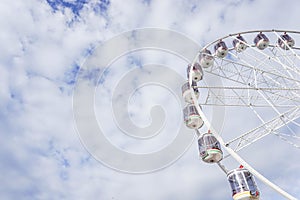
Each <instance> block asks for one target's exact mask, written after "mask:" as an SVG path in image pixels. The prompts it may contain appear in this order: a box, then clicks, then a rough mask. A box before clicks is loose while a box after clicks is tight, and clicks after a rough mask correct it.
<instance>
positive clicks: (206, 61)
mask: <svg viewBox="0 0 300 200" xmlns="http://www.w3.org/2000/svg"><path fill="white" fill-rule="evenodd" d="M199 61H200V65H201V66H202V67H204V68H208V67H210V66H212V65H213V64H214V57H213V56H212V54H211V52H210V50H208V49H204V50H203V51H201V53H200V56H199Z"/></svg>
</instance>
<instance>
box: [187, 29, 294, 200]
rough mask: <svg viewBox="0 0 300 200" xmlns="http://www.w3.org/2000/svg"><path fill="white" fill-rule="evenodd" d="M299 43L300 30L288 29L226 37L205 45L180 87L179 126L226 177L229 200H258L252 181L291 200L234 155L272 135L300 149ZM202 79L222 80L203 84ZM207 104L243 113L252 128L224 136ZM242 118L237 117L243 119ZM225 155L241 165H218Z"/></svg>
mask: <svg viewBox="0 0 300 200" xmlns="http://www.w3.org/2000/svg"><path fill="white" fill-rule="evenodd" d="M299 40H300V32H297V31H287V30H255V31H246V32H240V33H236V34H230V35H227V36H225V37H222V38H219V39H217V40H215V41H214V42H211V43H209V44H207V45H206V46H204V48H202V49H201V50H200V51H199V52H198V53H197V55H196V57H195V59H194V60H193V62H192V63H191V64H190V65H189V66H188V69H187V77H188V81H187V82H186V83H185V84H184V85H183V86H182V95H183V98H184V100H185V101H186V103H187V105H186V107H185V108H184V109H183V113H184V122H185V124H186V126H187V127H189V128H191V129H195V131H196V134H197V136H198V146H199V156H200V158H201V159H202V160H203V161H204V162H207V163H217V164H218V165H219V166H220V168H221V169H222V170H223V171H224V172H225V173H226V176H227V179H228V182H229V185H230V187H231V189H232V196H233V199H234V200H247V199H249V200H250V199H256V200H257V199H260V191H259V190H258V187H257V185H256V182H255V180H254V177H255V178H256V179H259V180H260V181H261V182H263V183H264V184H266V185H267V186H269V187H271V188H272V189H274V191H275V192H277V193H279V194H281V195H282V196H283V197H285V198H287V199H292V200H295V199H296V198H295V197H293V196H292V195H290V194H289V191H285V190H283V189H281V187H280V186H278V185H276V184H274V183H273V182H272V180H268V179H267V178H265V177H264V176H263V175H262V174H260V173H259V172H258V171H256V169H254V168H253V167H252V166H251V165H250V164H249V163H248V162H246V161H245V160H244V159H243V158H241V157H240V156H239V154H238V152H239V151H240V150H242V149H244V148H245V147H247V146H248V145H250V144H253V143H255V142H257V141H259V140H260V139H262V140H263V139H265V136H267V135H271V134H272V135H274V136H277V137H278V138H280V139H282V140H283V141H285V142H287V143H288V144H289V145H291V148H296V149H299V148H300V147H299V141H300V134H299V133H298V132H299V128H300V120H299V119H298V118H299V117H300V46H299V47H298V46H297V45H296V43H295V42H296V41H299ZM205 76H210V77H216V78H218V80H221V81H219V82H218V81H216V82H217V83H215V84H207V83H203V82H205V81H204V77H205ZM210 106H212V107H223V108H238V110H247V111H249V112H251V113H252V115H251V116H252V117H253V119H251V121H255V122H256V123H255V124H256V125H255V126H254V127H252V128H251V129H250V130H247V131H244V130H243V131H241V132H238V133H236V134H233V135H230V134H227V135H226V137H224V136H223V134H222V131H221V130H220V129H219V128H215V127H214V124H213V123H211V121H210V120H209V117H208V116H207V113H206V110H205V108H206V107H210ZM239 114H240V112H239V113H237V115H239ZM247 116H248V114H246V116H244V115H243V116H239V117H241V118H245V121H247V120H249V119H247ZM229 122H230V120H229ZM231 123H232V122H231ZM204 125H205V126H204ZM225 152H227V153H226V154H225ZM227 157H232V158H234V159H235V160H236V161H237V162H238V163H239V164H240V165H241V166H240V167H239V168H236V169H233V170H228V169H226V166H224V164H223V161H224V160H225V159H226V158H227Z"/></svg>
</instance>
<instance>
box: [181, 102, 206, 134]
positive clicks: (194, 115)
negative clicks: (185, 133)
mask: <svg viewBox="0 0 300 200" xmlns="http://www.w3.org/2000/svg"><path fill="white" fill-rule="evenodd" d="M183 118H184V122H185V125H186V126H187V127H188V128H191V129H199V128H201V127H202V126H203V124H204V122H203V120H202V118H201V116H200V115H199V113H198V111H197V109H196V107H195V105H194V104H188V105H187V106H186V107H185V108H184V109H183Z"/></svg>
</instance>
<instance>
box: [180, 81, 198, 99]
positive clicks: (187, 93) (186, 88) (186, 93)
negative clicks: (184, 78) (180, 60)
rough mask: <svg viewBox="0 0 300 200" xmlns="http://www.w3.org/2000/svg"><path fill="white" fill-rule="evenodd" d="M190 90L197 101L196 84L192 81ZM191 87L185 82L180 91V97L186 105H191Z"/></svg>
mask: <svg viewBox="0 0 300 200" xmlns="http://www.w3.org/2000/svg"><path fill="white" fill-rule="evenodd" d="M192 88H193V90H194V93H195V96H196V98H197V99H198V97H199V90H198V88H197V83H196V82H195V81H192ZM190 89H191V86H190V83H189V82H186V83H185V84H183V85H182V87H181V91H182V97H183V99H184V100H185V102H187V103H193V98H192V94H191V90H190Z"/></svg>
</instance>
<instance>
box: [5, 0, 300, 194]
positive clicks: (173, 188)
mask: <svg viewBox="0 0 300 200" xmlns="http://www.w3.org/2000/svg"><path fill="white" fill-rule="evenodd" d="M66 2H67V1H66ZM68 2H72V3H75V1H73V0H72V1H68ZM234 2H235V1H200V2H199V1H183V0H182V1H176V3H175V2H174V1H158V0H153V1H147V2H145V1H144V2H142V1H136V0H132V1H121V0H120V1H112V2H110V5H108V10H107V11H104V10H102V11H101V12H102V13H99V12H98V13H97V12H95V11H94V10H93V7H95V6H96V5H97V1H92V2H90V3H87V4H86V5H84V6H83V8H82V10H81V11H80V12H79V13H80V16H75V14H74V13H73V12H72V9H70V8H63V7H60V9H59V10H57V11H53V9H51V7H50V6H49V5H48V4H47V2H46V1H42V0H40V1H31V0H28V1H6V2H3V3H2V5H1V8H0V13H1V14H0V15H1V17H0V26H1V30H2V31H1V33H0V41H1V46H0V52H1V54H0V85H1V90H0V109H1V110H0V111H1V112H0V116H1V122H0V135H1V140H0V146H1V147H0V149H1V151H0V170H1V174H0V179H1V180H2V186H1V189H0V196H1V197H2V198H4V199H19V198H22V199H120V200H127V199H133V200H134V199H136V200H139V199H178V200H181V199H207V200H210V199H231V194H230V190H229V186H228V183H227V181H226V177H225V175H224V174H223V173H222V172H221V171H220V170H219V169H218V168H217V167H216V166H213V165H208V164H204V163H202V162H201V161H199V158H198V156H197V155H198V152H197V146H196V144H195V143H194V144H193V145H192V147H191V148H190V149H189V150H188V152H187V153H186V154H185V155H184V156H183V157H182V158H181V159H179V160H178V161H177V162H176V163H175V164H174V165H172V166H170V167H168V168H166V169H163V170H161V171H158V172H155V173H151V174H145V175H131V174H124V173H119V172H117V171H114V170H111V169H109V168H108V167H105V166H104V165H102V164H100V163H98V162H97V161H95V160H94V159H93V158H92V157H91V156H90V155H89V154H88V153H87V152H86V150H85V149H84V147H83V145H82V144H81V143H80V141H79V138H78V135H77V133H76V131H75V128H74V127H75V125H74V122H73V116H72V100H71V95H70V91H71V89H72V87H73V85H72V83H66V82H67V81H66V79H68V80H69V79H72V77H73V76H71V78H70V77H67V76H68V75H67V74H70V73H75V72H76V68H75V67H74V66H75V64H77V65H80V64H81V63H82V62H83V61H84V59H85V55H86V51H87V50H88V49H90V48H91V47H93V46H96V45H97V44H98V43H99V42H104V41H105V40H107V39H109V38H111V37H112V36H114V35H116V34H119V33H121V32H124V31H127V30H131V29H133V28H143V27H159V28H164V29H174V30H176V31H179V32H181V33H184V34H186V35H187V36H189V37H191V38H192V39H194V40H196V41H198V42H199V43H200V44H201V45H202V44H204V43H206V42H209V41H212V40H214V39H216V38H217V37H220V36H223V35H227V34H229V33H233V32H236V31H243V30H249V29H265V28H267V29H270V28H283V29H284V28H286V29H294V30H298V29H299V25H298V24H297V23H296V22H295V19H298V18H299V14H298V13H299V12H298V7H299V5H297V4H298V3H297V2H295V1H285V3H284V4H283V3H282V1H279V0H277V1H272V3H269V2H268V1H264V2H258V1H239V3H237V4H234ZM96 10H97V9H96ZM100 10H101V9H100ZM98 11H99V8H98ZM174 42H176V41H174ZM296 42H297V41H296ZM195 53H196V52H195ZM152 58H153V59H157V60H158V61H159V62H163V64H170V65H172V66H173V67H174V68H175V70H176V71H178V72H180V73H185V66H182V65H181V64H182V63H180V66H176V64H177V62H175V61H173V60H171V61H168V58H169V57H167V56H166V57H164V58H161V57H159V56H157V55H152ZM147 59H149V58H145V60H146V61H148V60H147ZM157 60H155V61H157ZM150 62H151V60H150ZM124 63H125V61H124V62H123V63H122V62H121V63H120V64H122V65H123V64H124ZM74 68H75V69H74ZM72 70H74V71H75V72H71V71H72ZM123 70H124V68H123ZM113 72H114V71H111V72H109V75H110V76H111V75H116V74H114V73H113ZM110 73H111V74H110ZM183 76H185V74H184V75H183ZM112 79H117V77H116V76H115V77H112ZM180 86H181V85H178V87H180ZM61 88H64V90H62V89H61ZM106 89H107V91H108V92H107V93H106V94H108V93H109V92H111V91H109V89H110V88H106ZM66 91H67V92H66ZM143 94H145V95H148V96H147V98H145V96H143V97H142V98H141V99H138V100H142V102H141V104H140V106H141V107H143V106H146V105H144V104H147V106H148V105H150V104H151V103H153V102H152V101H150V100H151V99H150V98H151V95H150V94H149V93H147V92H146V93H145V92H144V93H143ZM156 95H158V96H159V94H158V93H157V94H156ZM108 100H109V99H108ZM162 101H165V99H163V100H162ZM135 109H137V108H135ZM107 112H109V109H107ZM230 117H232V116H230ZM171 119H172V118H171ZM173 119H177V118H176V117H174V116H173ZM232 119H234V120H236V121H238V120H239V116H236V117H232ZM105 120H107V121H104V122H109V123H108V124H106V125H107V126H108V130H114V128H115V127H114V126H113V125H111V124H110V123H111V122H110V121H109V120H108V119H105ZM141 120H142V121H144V122H145V121H146V120H147V119H141ZM168 122H169V121H168ZM226 122H228V123H231V122H230V119H228V121H226ZM239 122H240V123H243V120H240V121H239ZM110 125H111V126H110ZM233 125H234V124H233ZM233 125H230V126H228V127H227V129H226V131H228V132H230V130H231V127H232V126H233ZM168 126H170V125H168ZM168 130H172V129H171V128H170V129H168ZM118 134H121V133H116V134H115V138H116V141H118V139H119V141H118V142H120V143H122V142H123V141H120V138H122V137H123V136H122V137H120V138H118ZM162 139H166V138H165V137H163V138H162ZM160 142H161V141H160ZM127 144H129V145H130V144H131V143H130V142H129V143H127ZM274 144H276V146H275V145H274ZM147 145H151V144H149V143H147ZM155 145H157V146H160V145H161V143H156V144H154V146H155ZM277 145H278V147H277ZM270 147H271V148H270ZM279 147H280V148H279ZM129 148H131V149H133V150H135V151H136V150H138V149H139V148H141V149H142V148H143V146H142V145H139V146H138V147H129ZM149 149H150V150H151V148H149V146H148V148H146V147H145V148H144V149H142V150H144V151H148V150H149ZM257 151H259V154H258V153H256V152H257ZM241 154H242V155H243V156H244V157H245V158H246V160H247V161H249V162H250V163H251V164H253V165H254V166H255V167H257V168H258V169H259V170H260V171H261V172H263V173H265V174H266V176H267V177H269V178H270V179H272V180H274V181H276V183H278V185H281V186H282V187H283V188H285V189H287V190H288V191H289V192H291V193H293V194H294V195H299V193H300V192H299V187H298V186H299V184H300V183H299V181H298V178H297V177H299V173H298V172H297V169H298V168H299V166H298V165H299V158H298V156H297V155H298V152H297V151H294V150H293V149H292V148H291V147H290V146H288V145H286V144H285V143H281V142H279V139H278V138H276V137H270V136H269V137H268V138H266V139H264V140H262V141H260V142H258V143H257V144H255V145H254V146H253V147H249V148H247V149H245V150H244V151H242V152H241ZM270 155H272V156H270ZM287 157H288V159H287ZM291 159H293V160H294V163H293V165H290V163H292V162H290V160H291ZM286 161H288V162H286ZM226 163H228V165H229V166H230V167H235V166H236V165H237V163H235V162H234V161H233V160H231V159H228V160H226ZM279 174H280V176H279ZM258 182H259V181H258ZM259 183H260V182H259ZM291 183H293V184H292V185H291ZM297 183H299V184H297ZM261 184H262V183H260V185H261ZM260 188H261V189H262V194H263V197H264V199H280V196H279V195H275V194H273V191H272V190H270V189H268V187H266V186H264V185H261V186H260ZM265 191H266V192H265ZM270 197H272V198H270ZM297 197H298V198H300V197H299V196H297Z"/></svg>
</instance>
